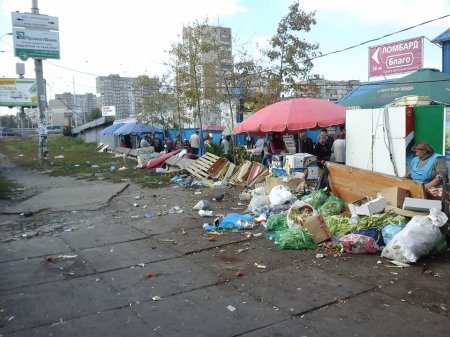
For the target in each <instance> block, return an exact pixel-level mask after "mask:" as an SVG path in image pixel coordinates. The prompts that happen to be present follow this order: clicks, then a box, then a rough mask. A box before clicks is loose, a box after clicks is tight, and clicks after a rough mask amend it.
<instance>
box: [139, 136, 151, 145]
mask: <svg viewBox="0 0 450 337" xmlns="http://www.w3.org/2000/svg"><path fill="white" fill-rule="evenodd" d="M149 140H150V136H149V135H144V137H143V138H142V139H141V141H140V143H139V147H141V148H142V147H149V146H150V141H149Z"/></svg>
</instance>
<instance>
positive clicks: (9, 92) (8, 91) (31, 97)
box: [0, 78, 38, 106]
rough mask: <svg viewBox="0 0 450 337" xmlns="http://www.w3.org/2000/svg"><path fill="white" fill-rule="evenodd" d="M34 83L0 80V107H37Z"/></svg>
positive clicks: (25, 80) (20, 80) (22, 79)
mask: <svg viewBox="0 0 450 337" xmlns="http://www.w3.org/2000/svg"><path fill="white" fill-rule="evenodd" d="M37 105H38V101H37V88H36V81H35V80H32V79H25V78H0V106H37Z"/></svg>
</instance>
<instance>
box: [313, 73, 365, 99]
mask: <svg viewBox="0 0 450 337" xmlns="http://www.w3.org/2000/svg"><path fill="white" fill-rule="evenodd" d="M312 82H314V83H315V84H316V85H317V86H318V88H319V94H318V98H321V99H327V100H329V101H332V102H336V101H338V100H340V99H341V98H343V97H344V96H345V95H347V94H348V93H349V92H350V91H352V90H353V89H354V88H356V87H357V86H359V85H360V84H361V82H360V81H358V80H350V81H331V80H325V79H315V80H312Z"/></svg>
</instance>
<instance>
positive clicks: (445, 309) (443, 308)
mask: <svg viewBox="0 0 450 337" xmlns="http://www.w3.org/2000/svg"><path fill="white" fill-rule="evenodd" d="M440 308H441V309H442V310H444V311H447V310H448V309H447V306H446V305H445V304H441V305H440Z"/></svg>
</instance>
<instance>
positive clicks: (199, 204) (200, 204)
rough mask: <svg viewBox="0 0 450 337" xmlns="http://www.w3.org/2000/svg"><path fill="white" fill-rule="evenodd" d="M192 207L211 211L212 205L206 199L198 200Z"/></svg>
mask: <svg viewBox="0 0 450 337" xmlns="http://www.w3.org/2000/svg"><path fill="white" fill-rule="evenodd" d="M192 209H195V210H197V211H200V210H204V211H211V210H212V206H211V204H210V203H209V202H208V200H200V201H199V202H197V203H196V204H195V206H194V207H192Z"/></svg>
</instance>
